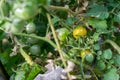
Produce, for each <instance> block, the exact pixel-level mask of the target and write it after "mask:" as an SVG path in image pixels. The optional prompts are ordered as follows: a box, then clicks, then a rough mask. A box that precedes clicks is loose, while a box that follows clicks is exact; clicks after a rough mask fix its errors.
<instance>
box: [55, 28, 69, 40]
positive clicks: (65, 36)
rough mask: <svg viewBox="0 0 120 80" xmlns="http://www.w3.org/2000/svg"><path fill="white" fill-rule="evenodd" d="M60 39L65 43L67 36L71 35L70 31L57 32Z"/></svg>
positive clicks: (58, 30) (63, 29)
mask: <svg viewBox="0 0 120 80" xmlns="http://www.w3.org/2000/svg"><path fill="white" fill-rule="evenodd" d="M56 32H57V36H58V39H59V40H60V41H65V40H66V38H67V35H68V34H69V30H68V29H66V28H60V29H57V30H56Z"/></svg>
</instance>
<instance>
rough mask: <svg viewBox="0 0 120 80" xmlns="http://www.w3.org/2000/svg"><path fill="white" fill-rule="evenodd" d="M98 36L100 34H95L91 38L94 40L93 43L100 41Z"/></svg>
mask: <svg viewBox="0 0 120 80" xmlns="http://www.w3.org/2000/svg"><path fill="white" fill-rule="evenodd" d="M99 35H100V33H98V32H95V33H94V34H93V36H92V37H93V39H94V40H95V41H98V40H100V37H99Z"/></svg>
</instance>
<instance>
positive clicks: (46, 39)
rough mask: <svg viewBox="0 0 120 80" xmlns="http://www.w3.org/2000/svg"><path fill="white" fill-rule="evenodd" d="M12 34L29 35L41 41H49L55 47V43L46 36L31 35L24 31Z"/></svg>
mask: <svg viewBox="0 0 120 80" xmlns="http://www.w3.org/2000/svg"><path fill="white" fill-rule="evenodd" d="M14 35H19V36H25V37H31V38H35V39H39V40H43V41H45V42H48V43H49V44H50V45H51V46H53V47H54V48H56V45H55V44H54V43H53V42H52V41H51V40H50V39H48V38H46V37H40V36H33V35H28V34H24V33H14Z"/></svg>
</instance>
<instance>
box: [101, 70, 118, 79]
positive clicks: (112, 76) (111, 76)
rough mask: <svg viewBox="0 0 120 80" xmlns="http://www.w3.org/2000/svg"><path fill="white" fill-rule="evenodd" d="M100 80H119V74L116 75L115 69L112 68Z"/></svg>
mask: <svg viewBox="0 0 120 80" xmlns="http://www.w3.org/2000/svg"><path fill="white" fill-rule="evenodd" d="M102 80H119V74H117V69H116V68H112V69H110V70H108V71H107V72H106V73H105V74H104V76H103V79H102Z"/></svg>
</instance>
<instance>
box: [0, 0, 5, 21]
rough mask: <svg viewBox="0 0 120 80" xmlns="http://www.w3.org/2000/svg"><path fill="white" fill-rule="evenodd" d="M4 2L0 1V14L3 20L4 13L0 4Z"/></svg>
mask: <svg viewBox="0 0 120 80" xmlns="http://www.w3.org/2000/svg"><path fill="white" fill-rule="evenodd" d="M4 1H5V0H1V1H0V12H1V16H2V19H4V12H3V9H2V4H3V3H4Z"/></svg>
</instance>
